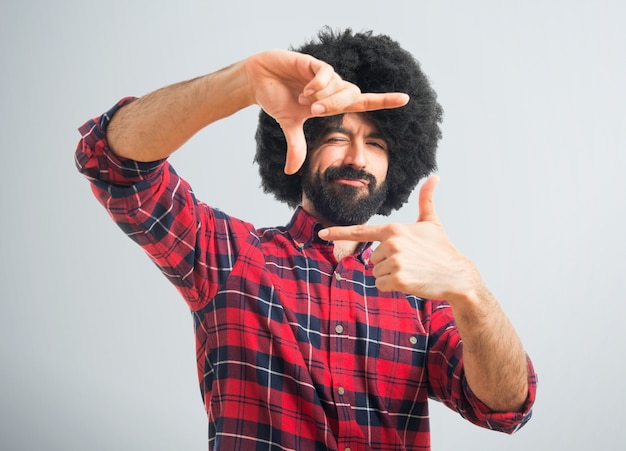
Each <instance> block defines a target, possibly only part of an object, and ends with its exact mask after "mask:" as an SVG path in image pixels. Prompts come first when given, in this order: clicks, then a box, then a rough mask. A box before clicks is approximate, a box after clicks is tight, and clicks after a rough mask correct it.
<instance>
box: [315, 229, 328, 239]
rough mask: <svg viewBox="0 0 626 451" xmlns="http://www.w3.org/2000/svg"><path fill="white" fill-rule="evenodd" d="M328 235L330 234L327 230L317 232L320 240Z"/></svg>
mask: <svg viewBox="0 0 626 451" xmlns="http://www.w3.org/2000/svg"><path fill="white" fill-rule="evenodd" d="M329 234H330V232H329V231H328V230H326V229H322V230H320V231H319V232H317V235H318V236H319V237H320V238H326V237H327V236H328V235H329Z"/></svg>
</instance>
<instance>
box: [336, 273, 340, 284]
mask: <svg viewBox="0 0 626 451" xmlns="http://www.w3.org/2000/svg"><path fill="white" fill-rule="evenodd" d="M335 280H336V281H337V282H339V281H340V280H341V275H340V274H339V273H338V272H336V273H335Z"/></svg>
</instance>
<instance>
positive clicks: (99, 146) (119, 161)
mask: <svg viewBox="0 0 626 451" xmlns="http://www.w3.org/2000/svg"><path fill="white" fill-rule="evenodd" d="M134 100H135V98H133V97H126V98H123V99H122V100H120V101H119V102H117V103H116V104H115V105H114V106H113V108H111V109H110V110H109V111H107V112H106V113H104V114H103V115H101V116H99V117H97V118H94V119H91V120H89V121H87V122H86V123H85V124H83V125H82V126H81V127H79V129H78V130H79V132H80V134H81V140H80V142H79V144H78V148H77V150H76V166H77V168H78V170H79V171H80V172H81V173H83V174H84V175H85V176H86V177H87V178H88V179H90V181H91V182H92V183H94V184H95V185H99V186H100V187H101V188H104V186H107V189H108V191H109V192H110V194H111V195H113V197H116V191H121V192H120V193H119V195H120V196H123V195H125V193H124V192H125V189H124V188H127V187H130V186H134V187H135V189H136V190H140V189H141V186H140V185H142V184H144V183H147V182H148V180H149V179H151V178H152V177H153V176H154V175H155V173H157V172H159V170H160V169H161V167H162V165H163V163H164V161H165V159H163V160H158V161H152V162H139V161H134V160H131V159H127V158H121V157H119V156H117V155H116V154H115V153H114V152H113V151H112V150H111V148H110V147H109V143H108V141H107V138H106V130H107V127H108V125H109V123H110V122H111V119H112V118H113V116H114V115H115V113H116V112H117V111H118V110H119V109H120V108H122V107H123V106H125V105H127V104H129V103H131V102H133V101H134Z"/></svg>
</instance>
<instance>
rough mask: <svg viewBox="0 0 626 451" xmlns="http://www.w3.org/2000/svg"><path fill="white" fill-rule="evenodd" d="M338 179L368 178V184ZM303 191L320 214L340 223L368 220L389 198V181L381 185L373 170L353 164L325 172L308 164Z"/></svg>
mask: <svg viewBox="0 0 626 451" xmlns="http://www.w3.org/2000/svg"><path fill="white" fill-rule="evenodd" d="M337 179H347V180H367V181H368V184H367V185H366V186H364V187H357V186H351V185H344V184H341V183H334V181H335V180H337ZM364 188H366V189H367V193H364V192H363V191H364ZM302 191H303V192H304V194H305V195H306V196H307V198H308V199H309V201H310V202H311V204H312V205H313V207H314V208H315V210H316V211H317V213H318V214H320V215H321V216H323V217H324V218H325V219H326V220H328V221H329V222H330V223H332V224H334V225H341V226H347V225H357V224H365V223H366V222H367V221H368V220H369V219H370V218H371V217H372V216H374V215H375V214H376V213H377V212H378V210H379V208H380V207H381V205H382V204H383V203H384V202H385V200H386V199H387V183H386V182H383V183H381V185H380V186H378V184H377V183H376V178H375V177H374V176H373V175H372V174H370V173H369V172H366V171H364V170H362V169H355V168H353V167H351V166H334V167H329V168H328V169H326V171H324V173H323V174H322V173H319V172H317V173H313V172H312V171H311V170H309V169H308V168H305V170H304V171H303V175H302Z"/></svg>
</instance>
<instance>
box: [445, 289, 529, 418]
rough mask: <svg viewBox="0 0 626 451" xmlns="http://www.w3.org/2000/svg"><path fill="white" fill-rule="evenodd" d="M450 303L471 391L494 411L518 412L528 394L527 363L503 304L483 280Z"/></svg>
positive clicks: (520, 343)
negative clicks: (459, 336)
mask: <svg viewBox="0 0 626 451" xmlns="http://www.w3.org/2000/svg"><path fill="white" fill-rule="evenodd" d="M450 304H451V305H452V308H453V311H454V316H455V320H456V323H457V327H458V330H459V334H460V335H461V338H462V340H463V361H464V369H465V375H466V378H467V382H468V384H469V386H470V388H471V389H472V392H473V393H474V394H475V395H476V396H477V397H478V398H479V399H480V400H481V401H482V402H483V403H485V404H486V405H487V406H488V407H489V408H491V409H492V410H494V411H502V412H504V411H519V410H520V409H521V408H522V406H523V405H524V402H525V401H526V398H527V395H528V362H527V356H526V353H525V351H524V348H523V346H522V342H521V340H520V338H519V336H518V335H517V332H516V331H515V329H514V328H513V325H512V324H511V322H510V320H509V318H508V317H507V316H506V314H505V313H504V311H503V310H502V307H501V306H500V304H499V303H498V301H497V300H496V299H495V297H494V296H493V295H492V294H491V292H490V291H489V290H488V289H487V287H486V286H485V285H484V283H482V281H480V282H477V284H476V288H475V289H474V290H471V291H469V292H466V293H464V294H463V295H462V296H459V298H457V299H454V300H453V301H451V302H450Z"/></svg>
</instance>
